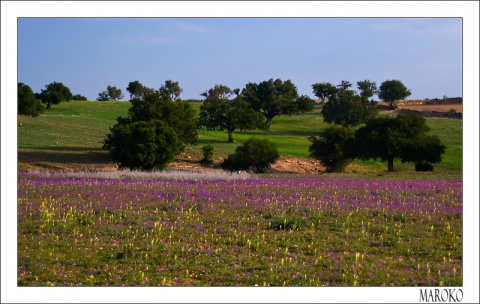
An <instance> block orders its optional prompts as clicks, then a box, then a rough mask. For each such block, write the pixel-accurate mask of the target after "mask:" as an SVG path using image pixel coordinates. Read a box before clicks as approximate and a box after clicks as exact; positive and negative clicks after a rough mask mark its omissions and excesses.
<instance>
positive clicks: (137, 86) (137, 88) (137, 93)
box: [127, 80, 145, 100]
mask: <svg viewBox="0 0 480 304" xmlns="http://www.w3.org/2000/svg"><path fill="white" fill-rule="evenodd" d="M144 88H145V87H144V86H143V85H142V84H141V83H140V82H139V81H138V80H135V81H131V82H129V83H128V87H127V91H128V92H129V93H130V100H131V99H133V98H134V97H136V98H140V97H142V95H143V91H144Z"/></svg>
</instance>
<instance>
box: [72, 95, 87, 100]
mask: <svg viewBox="0 0 480 304" xmlns="http://www.w3.org/2000/svg"><path fill="white" fill-rule="evenodd" d="M72 100H87V97H85V96H82V95H80V94H75V95H73V96H72Z"/></svg>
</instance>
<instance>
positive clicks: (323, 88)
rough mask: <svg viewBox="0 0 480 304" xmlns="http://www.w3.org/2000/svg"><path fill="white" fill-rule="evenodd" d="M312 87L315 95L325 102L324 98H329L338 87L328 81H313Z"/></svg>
mask: <svg viewBox="0 0 480 304" xmlns="http://www.w3.org/2000/svg"><path fill="white" fill-rule="evenodd" d="M312 88H313V93H314V94H315V96H317V97H318V98H320V99H321V100H322V102H325V99H328V98H330V96H332V95H333V94H335V93H337V91H338V88H337V87H336V86H334V85H333V84H331V83H329V82H321V83H314V84H312Z"/></svg>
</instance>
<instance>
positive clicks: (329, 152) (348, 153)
mask: <svg viewBox="0 0 480 304" xmlns="http://www.w3.org/2000/svg"><path fill="white" fill-rule="evenodd" d="M354 134H355V133H354V132H353V130H352V129H350V128H347V127H341V126H331V127H328V128H325V129H323V130H322V131H321V132H320V134H319V136H318V137H314V136H312V137H310V138H309V140H310V141H311V142H312V144H311V145H310V147H309V151H310V156H311V157H314V158H316V159H318V160H319V161H320V163H321V164H322V165H323V166H324V167H325V171H326V172H343V171H344V170H345V168H346V167H347V166H348V164H350V163H351V162H352V161H353V158H354V157H353V146H354V141H355V135H354Z"/></svg>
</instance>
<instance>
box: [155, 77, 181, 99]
mask: <svg viewBox="0 0 480 304" xmlns="http://www.w3.org/2000/svg"><path fill="white" fill-rule="evenodd" d="M159 91H160V92H162V93H163V92H164V93H167V94H168V95H169V96H170V98H171V99H172V100H177V99H178V98H179V97H180V94H181V93H182V92H183V89H182V88H181V87H180V85H179V84H178V81H172V80H165V85H162V86H161V87H160V90H159Z"/></svg>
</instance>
